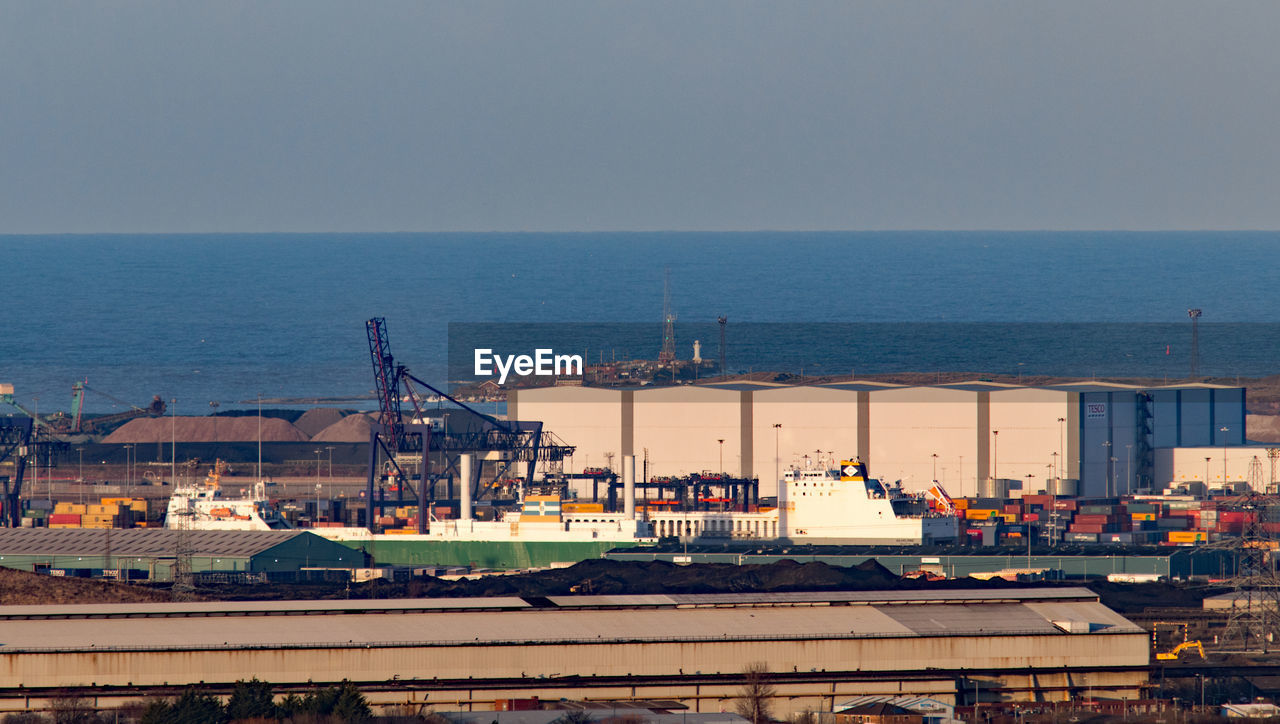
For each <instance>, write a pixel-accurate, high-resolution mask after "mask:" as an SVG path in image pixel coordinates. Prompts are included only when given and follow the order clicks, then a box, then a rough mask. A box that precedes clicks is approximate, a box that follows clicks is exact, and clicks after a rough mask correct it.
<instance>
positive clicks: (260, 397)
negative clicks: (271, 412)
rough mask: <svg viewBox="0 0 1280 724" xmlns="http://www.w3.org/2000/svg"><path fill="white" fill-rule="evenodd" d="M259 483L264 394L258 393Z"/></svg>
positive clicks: (260, 476) (259, 477)
mask: <svg viewBox="0 0 1280 724" xmlns="http://www.w3.org/2000/svg"><path fill="white" fill-rule="evenodd" d="M258 482H262V393H261V392H259V393H258Z"/></svg>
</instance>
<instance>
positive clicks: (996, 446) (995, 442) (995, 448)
mask: <svg viewBox="0 0 1280 724" xmlns="http://www.w3.org/2000/svg"><path fill="white" fill-rule="evenodd" d="M999 474H1000V431H999V430H992V431H991V481H992V483H991V484H992V492H995V480H996V478H997V477H998V476H999Z"/></svg>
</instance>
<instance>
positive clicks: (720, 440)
mask: <svg viewBox="0 0 1280 724" xmlns="http://www.w3.org/2000/svg"><path fill="white" fill-rule="evenodd" d="M1244 400H1245V395H1244V389H1243V388H1240V387H1224V386H1219V385H1208V384H1196V385H1181V386H1172V387H1135V386H1132V385H1121V384H1111V383H1080V384H1066V385H1055V386H1048V387H1022V386H1016V385H1007V384H998V383H992V382H982V381H977V382H969V383H960V384H945V385H935V386H922V387H920V386H918V387H910V386H902V385H889V384H882V383H874V382H848V383H837V384H829V385H814V386H789V385H777V384H768V383H749V384H743V383H728V384H703V385H684V386H675V387H658V388H637V389H614V388H592V387H569V386H565V387H546V388H534V389H521V390H517V391H514V392H512V393H510V394H509V397H508V410H507V411H508V416H509V417H510V418H511V419H526V420H541V421H542V422H543V423H544V424H545V425H546V427H547V429H549V430H553V431H554V432H555V433H556V434H557V435H558V436H559V437H561V438H562V439H564V440H565V441H567V442H569V443H570V444H573V445H576V446H577V452H576V453H575V455H574V457H573V459H572V460H571V461H569V462H568V463H567V465H568V466H569V467H570V468H572V469H573V470H572V471H573V472H578V471H581V470H582V469H583V468H587V467H601V466H605V465H607V464H609V461H610V460H615V466H616V465H617V463H616V460H619V459H621V458H620V456H624V455H635V456H637V459H640V460H647V461H648V474H649V475H683V474H689V473H695V472H702V471H720V472H727V473H730V474H735V475H740V476H742V477H758V478H759V479H760V482H761V494H762V495H766V496H768V495H773V494H774V492H775V490H776V485H775V481H776V480H777V479H778V474H777V473H778V472H779V470H780V469H782V470H785V469H786V468H787V467H789V466H790V465H792V464H804V462H805V457H806V456H808V457H809V458H811V459H812V458H814V457H826V458H830V459H836V460H838V459H842V458H852V457H860V458H861V459H862V460H864V461H865V462H867V463H868V465H869V467H870V470H871V474H872V475H875V476H876V477H880V478H884V479H888V480H901V481H902V482H903V484H904V486H905V487H907V488H908V489H914V490H921V489H924V488H925V487H928V484H929V482H930V481H932V480H934V479H937V480H939V481H940V482H942V484H943V486H944V487H946V488H947V489H948V490H949V492H951V494H952V495H977V494H978V493H979V484H980V483H981V484H983V485H984V486H985V484H986V482H987V480H988V479H990V478H994V479H1000V480H1005V481H1009V483H1010V484H1011V487H1014V488H1017V487H1018V486H1019V485H1021V486H1022V487H1023V488H1024V489H1029V490H1043V489H1045V488H1046V481H1047V480H1048V479H1051V478H1064V479H1068V480H1078V481H1079V490H1078V492H1079V494H1081V495H1090V496H1103V495H1107V494H1108V493H1112V494H1123V493H1125V492H1130V491H1134V490H1137V489H1139V488H1147V487H1151V486H1152V485H1153V484H1154V486H1155V487H1157V488H1160V487H1163V486H1164V485H1165V484H1166V483H1168V482H1169V481H1170V480H1173V479H1177V478H1178V477H1179V475H1180V476H1182V477H1183V478H1185V476H1186V475H1187V471H1183V470H1169V471H1168V472H1164V471H1161V474H1162V475H1167V476H1169V477H1168V479H1160V478H1157V477H1156V475H1157V470H1156V467H1155V462H1156V457H1157V456H1156V454H1155V451H1156V450H1157V449H1176V448H1187V447H1201V446H1216V447H1218V448H1219V450H1221V448H1222V447H1223V446H1227V447H1230V446H1240V445H1243V444H1244V442H1245V405H1244ZM1218 455H1219V457H1220V456H1221V455H1222V453H1221V452H1219V453H1218ZM721 461H723V463H722V462H721ZM1202 462H1203V461H1201V468H1202V467H1203V464H1202ZM1237 467H1238V470H1233V471H1232V472H1233V473H1235V474H1233V475H1231V478H1230V479H1231V480H1243V479H1244V477H1245V475H1246V473H1247V470H1246V469H1245V468H1244V467H1242V466H1237ZM1211 482H1212V481H1211ZM1064 488H1065V492H1071V491H1070V489H1069V487H1067V486H1064Z"/></svg>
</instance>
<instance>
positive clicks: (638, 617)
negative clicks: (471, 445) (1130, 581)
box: [0, 591, 1142, 651]
mask: <svg viewBox="0 0 1280 724" xmlns="http://www.w3.org/2000/svg"><path fill="white" fill-rule="evenodd" d="M948 593H949V595H950V596H951V597H952V598H953V599H954V598H956V597H957V594H961V593H966V592H960V591H951V592H948ZM967 593H969V594H971V595H973V596H974V600H972V601H970V602H969V603H963V604H956V603H932V602H929V601H927V600H919V601H916V602H900V603H877V604H871V605H865V606H848V605H837V606H822V605H818V606H811V607H807V608H805V609H804V611H803V614H802V615H798V613H797V610H796V609H795V608H793V607H790V606H758V605H750V604H748V605H741V606H721V607H697V608H690V607H681V608H674V607H653V606H651V605H650V606H645V607H639V608H616V609H597V608H585V609H583V608H579V609H567V610H566V609H556V608H532V607H526V606H524V605H522V602H516V601H512V600H510V599H507V600H505V601H504V602H503V603H502V604H501V605H500V606H499V607H498V608H490V607H487V603H486V602H487V601H488V599H454V600H453V601H450V602H449V603H448V604H442V603H439V602H423V601H403V602H377V603H374V602H367V601H364V602H362V601H343V602H311V601H306V602H274V603H253V604H245V603H233V604H208V603H200V604H121V605H118V606H107V607H98V606H93V607H86V608H89V609H101V608H124V609H134V610H153V611H157V612H158V611H160V610H162V609H161V607H166V606H181V607H184V608H182V609H181V612H178V611H174V612H173V613H172V614H171V615H169V616H164V615H159V616H151V617H136V618H119V619H115V620H112V621H111V623H110V625H104V624H103V621H102V616H100V615H98V616H94V615H93V614H89V615H88V616H78V617H71V618H56V619H40V618H4V617H3V615H4V613H5V612H6V611H5V609H13V608H29V607H0V641H3V642H4V643H5V646H4V650H6V651H14V650H19V649H39V648H64V649H75V650H82V649H96V650H101V649H103V648H116V647H125V648H137V647H164V648H192V647H194V648H204V647H214V648H222V647H254V648H261V647H263V646H286V647H287V646H327V645H334V646H352V645H354V646H378V647H381V646H404V645H410V644H413V645H419V644H424V643H438V644H458V643H473V642H475V643H480V644H485V643H489V644H509V643H541V644H560V643H569V642H593V643H595V642H601V643H603V642H615V641H670V640H683V641H707V640H796V639H812V638H864V637H886V636H888V637H894V636H898V637H901V636H908V637H909V636H998V635H1020V634H1023V635H1025V634H1032V635H1063V636H1066V635H1087V634H1079V633H1077V634H1068V633H1065V632H1064V631H1063V630H1062V629H1061V628H1059V627H1057V626H1054V624H1053V620H1057V619H1065V620H1069V621H1073V622H1088V623H1089V624H1090V625H1089V626H1088V627H1085V629H1084V630H1085V631H1088V632H1091V633H1130V634H1131V633H1138V634H1141V633H1142V629H1140V628H1139V627H1137V626H1135V625H1133V624H1132V623H1129V622H1128V621H1125V620H1124V619H1123V618H1122V617H1120V616H1118V615H1117V614H1115V613H1114V612H1112V611H1110V610H1109V609H1107V608H1106V607H1105V606H1103V605H1102V604H1101V603H1099V602H1097V600H1096V598H1095V599H1094V600H1056V601H1048V602H1044V603H1036V602H1025V603H1010V602H1008V601H1007V599H1006V600H1003V601H1002V600H1000V599H999V598H996V599H994V602H991V603H987V602H984V601H982V600H981V599H982V597H983V596H986V597H988V598H991V597H992V595H993V594H992V593H991V592H977V591H970V592H967ZM1003 593H1004V592H999V593H998V594H997V595H1003ZM600 598H609V597H600ZM673 598H674V597H673ZM879 598H880V599H882V600H883V599H893V598H895V596H893V595H888V596H886V595H884V594H883V593H881V594H880V595H879ZM702 600H704V601H705V600H706V599H705V598H703V599H702ZM228 606H230V607H233V608H237V609H240V610H243V611H251V612H253V611H256V612H257V613H256V614H255V613H249V614H247V615H243V616H239V617H236V619H235V621H234V622H232V621H229V620H228V618H227V615H226V611H227V610H228V609H227V608H226V607H228ZM431 606H438V608H435V609H432V608H430V607H431ZM1041 606H1048V607H1049V608H1046V609H1045V610H1044V611H1040V610H1039V609H1038V608H1037V607H1041ZM187 607H191V608H187ZM415 607H416V608H415ZM479 607H485V608H479ZM57 608H60V609H67V608H75V607H65V606H64V607H57ZM200 608H204V609H205V612H204V613H199V612H197V611H198V610H199V609H200ZM192 609H195V610H192ZM49 611H50V613H52V608H51V609H50V610H49ZM297 611H314V612H316V613H320V614H322V615H296V612H297ZM271 612H274V613H277V614H282V615H269V613H271ZM86 613H87V612H86ZM388 613H394V614H395V615H387V614H388ZM184 614H186V615H184ZM210 614H212V615H210ZM220 614H222V615H220ZM1051 617H1052V618H1051ZM1077 630H1079V629H1077Z"/></svg>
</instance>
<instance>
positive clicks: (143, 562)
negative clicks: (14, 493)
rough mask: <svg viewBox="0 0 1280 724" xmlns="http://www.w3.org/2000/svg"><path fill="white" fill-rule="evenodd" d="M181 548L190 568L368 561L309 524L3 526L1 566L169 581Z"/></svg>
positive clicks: (255, 569) (286, 567) (252, 569)
mask: <svg viewBox="0 0 1280 724" xmlns="http://www.w3.org/2000/svg"><path fill="white" fill-rule="evenodd" d="M183 536H185V537H186V539H185V541H184V540H183ZM181 548H185V550H186V551H187V552H188V553H189V555H190V557H191V569H192V572H194V573H205V572H212V571H219V572H246V573H264V572H269V571H296V570H299V569H301V568H360V567H363V566H365V565H366V559H365V556H364V554H363V553H361V552H359V551H355V550H352V549H351V548H348V547H346V546H344V545H341V544H339V543H335V542H333V541H331V540H328V539H325V538H321V537H320V536H318V535H316V534H314V533H311V532H308V531H297V530H284V531H275V530H245V531H218V530H193V531H178V530H166V529H161V528H130V529H124V530H112V529H87V528H81V529H70V528H68V529H47V528H0V566H4V567H6V568H16V569H19V570H24V571H47V572H51V573H54V574H55V575H99V574H101V572H103V571H111V572H115V571H118V572H119V573H118V574H116V575H118V576H119V577H121V578H127V579H129V580H156V581H168V580H172V578H173V569H174V563H175V562H176V561H177V558H178V553H179V550H180V549H181ZM59 571H61V573H60V574H59V573H57V572H59Z"/></svg>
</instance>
